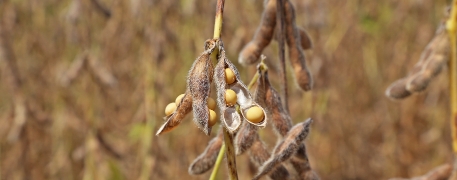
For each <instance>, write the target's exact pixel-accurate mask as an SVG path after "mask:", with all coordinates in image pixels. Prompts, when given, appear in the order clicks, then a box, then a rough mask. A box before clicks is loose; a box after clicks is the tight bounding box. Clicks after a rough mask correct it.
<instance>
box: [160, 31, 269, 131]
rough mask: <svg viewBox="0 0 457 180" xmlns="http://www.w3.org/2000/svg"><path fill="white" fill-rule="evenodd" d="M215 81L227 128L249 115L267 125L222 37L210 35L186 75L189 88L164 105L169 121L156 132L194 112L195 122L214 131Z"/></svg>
mask: <svg viewBox="0 0 457 180" xmlns="http://www.w3.org/2000/svg"><path fill="white" fill-rule="evenodd" d="M215 49H217V50H218V53H217V54H218V56H217V60H218V63H217V65H216V66H215V67H214V66H213V64H212V62H211V53H213V51H214V50H215ZM213 81H214V82H215V86H216V91H217V106H218V107H219V111H220V113H221V115H220V117H221V119H220V120H221V122H222V125H223V127H224V128H226V129H227V130H228V132H230V133H232V134H234V133H235V132H236V131H237V130H238V129H239V127H240V125H241V124H242V120H244V119H246V120H247V121H248V122H249V123H251V124H253V125H255V126H257V127H265V125H266V122H267V116H266V112H265V110H264V109H263V108H262V107H261V106H260V105H258V104H257V103H256V102H255V101H254V100H253V98H252V96H251V94H250V93H249V91H248V89H247V88H246V85H244V84H243V82H242V81H241V78H240V75H239V72H238V70H237V69H236V67H235V66H234V65H233V64H232V63H231V62H230V61H229V60H228V59H227V57H226V54H225V50H224V46H223V43H222V41H221V40H218V39H210V40H207V41H206V42H205V51H204V52H203V53H202V54H201V55H200V56H199V57H198V58H197V59H196V60H195V62H194V63H193V65H192V68H191V69H190V71H189V75H188V77H187V90H186V93H185V94H181V95H179V96H178V97H177V98H176V100H175V102H174V103H170V104H169V105H168V106H167V107H166V108H165V114H166V116H165V117H164V119H165V120H166V122H165V123H164V124H163V125H162V126H161V127H160V128H159V130H158V131H157V134H156V135H160V134H163V133H165V132H169V131H171V130H172V129H174V128H175V127H177V126H178V125H179V124H180V123H181V121H182V120H183V119H184V117H185V116H186V114H188V113H189V112H190V111H192V112H193V115H194V118H193V119H194V122H195V124H196V125H197V126H198V128H200V129H201V130H202V131H203V132H204V133H205V134H206V135H209V134H211V129H212V126H214V124H215V123H216V121H217V119H218V118H217V114H216V112H215V109H216V102H215V101H214V99H212V98H211V97H209V96H210V94H211V83H212V82H213Z"/></svg>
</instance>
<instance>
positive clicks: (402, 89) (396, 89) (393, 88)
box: [385, 78, 411, 99]
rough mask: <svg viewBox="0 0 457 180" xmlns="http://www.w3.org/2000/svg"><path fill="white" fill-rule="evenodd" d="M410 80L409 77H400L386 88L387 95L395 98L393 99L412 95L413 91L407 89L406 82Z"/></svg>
mask: <svg viewBox="0 0 457 180" xmlns="http://www.w3.org/2000/svg"><path fill="white" fill-rule="evenodd" d="M407 81H408V79H407V78H403V79H399V80H397V81H395V82H394V83H392V84H391V85H390V86H389V87H388V88H387V89H386V92H385V93H386V96H387V97H390V98H393V99H403V98H406V97H408V96H410V95H411V92H409V91H408V90H406V82H407Z"/></svg>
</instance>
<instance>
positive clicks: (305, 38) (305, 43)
mask: <svg viewBox="0 0 457 180" xmlns="http://www.w3.org/2000/svg"><path fill="white" fill-rule="evenodd" d="M298 32H299V33H300V44H301V47H302V48H303V49H304V50H307V49H311V48H313V41H312V40H311V37H309V35H308V33H307V32H306V31H305V30H304V29H302V28H299V29H298Z"/></svg>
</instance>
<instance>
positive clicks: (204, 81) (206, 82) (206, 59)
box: [187, 40, 217, 135]
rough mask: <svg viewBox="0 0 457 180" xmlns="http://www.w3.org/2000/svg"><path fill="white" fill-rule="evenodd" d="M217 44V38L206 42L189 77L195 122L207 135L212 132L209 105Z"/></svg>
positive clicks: (188, 85) (188, 84)
mask: <svg viewBox="0 0 457 180" xmlns="http://www.w3.org/2000/svg"><path fill="white" fill-rule="evenodd" d="M216 44H217V42H216V40H207V41H206V42H205V51H204V52H203V53H202V54H201V55H200V56H199V57H198V58H197V59H196V60H195V62H194V64H193V65H192V68H191V69H190V71H189V75H188V78H187V87H188V89H189V92H190V95H191V96H192V110H193V114H194V122H195V124H196V125H197V126H198V128H200V129H201V130H202V131H203V132H204V133H205V134H206V135H209V134H210V133H211V127H210V126H209V124H208V121H209V108H208V106H207V101H208V97H209V95H210V90H211V81H212V79H213V77H212V76H213V64H212V62H211V57H210V55H211V53H212V52H213V50H214V49H215V47H216Z"/></svg>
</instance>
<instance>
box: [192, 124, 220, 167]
mask: <svg viewBox="0 0 457 180" xmlns="http://www.w3.org/2000/svg"><path fill="white" fill-rule="evenodd" d="M222 143H223V135H222V128H219V131H218V133H217V136H216V137H214V138H213V139H212V140H211V141H210V142H209V143H208V146H207V147H206V149H205V151H203V153H202V154H200V156H198V157H197V158H196V159H195V160H194V162H192V164H190V166H189V174H203V173H205V172H206V171H208V170H209V169H211V168H212V167H213V166H214V164H215V163H216V159H217V155H218V154H219V151H220V150H221V147H222Z"/></svg>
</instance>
